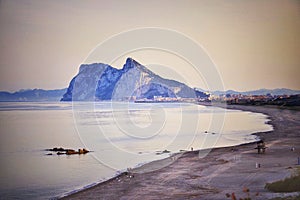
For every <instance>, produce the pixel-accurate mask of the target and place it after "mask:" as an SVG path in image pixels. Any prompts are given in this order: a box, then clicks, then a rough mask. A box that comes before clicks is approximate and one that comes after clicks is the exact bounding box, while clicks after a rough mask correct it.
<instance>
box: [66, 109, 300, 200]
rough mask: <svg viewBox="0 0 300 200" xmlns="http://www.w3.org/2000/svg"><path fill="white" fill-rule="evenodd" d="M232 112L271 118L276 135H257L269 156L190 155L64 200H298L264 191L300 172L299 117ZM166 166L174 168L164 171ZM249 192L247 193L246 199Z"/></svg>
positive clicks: (246, 152) (241, 151)
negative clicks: (247, 190) (299, 169)
mask: <svg viewBox="0 0 300 200" xmlns="http://www.w3.org/2000/svg"><path fill="white" fill-rule="evenodd" d="M228 108H229V109H238V110H244V111H251V112H258V113H264V114H266V115H268V116H269V117H270V120H271V121H270V122H269V123H270V124H272V125H273V127H274V130H273V131H270V132H265V133H256V134H257V135H258V136H260V137H261V138H262V139H263V140H264V141H265V143H266V146H267V147H268V148H267V149H266V153H265V154H258V153H257V150H256V149H255V147H256V143H251V144H244V145H240V146H236V147H226V148H218V149H213V150H211V151H210V153H209V154H208V155H207V156H205V157H203V158H201V156H200V157H199V152H198V151H192V152H186V153H184V154H182V155H180V156H179V155H174V156H173V157H170V158H167V159H164V160H160V161H154V162H151V163H148V164H146V165H143V166H142V167H139V168H136V169H133V170H131V171H130V172H129V173H123V174H121V175H119V176H118V177H115V178H113V179H110V180H108V181H106V182H103V183H100V184H98V185H96V186H93V187H91V188H89V189H86V190H83V191H80V192H78V193H74V194H72V195H69V196H67V197H64V198H63V199H231V197H229V198H227V197H226V194H232V193H233V192H234V193H235V195H236V197H237V199H240V198H246V197H248V195H249V196H250V197H251V198H252V199H272V198H275V197H285V196H290V195H297V193H292V194H289V193H273V192H270V191H268V190H267V189H265V185H266V183H270V182H274V181H277V180H281V179H284V178H286V177H289V176H291V174H292V173H294V172H295V170H296V168H299V165H297V164H298V157H300V134H299V130H300V115H299V111H295V110H289V109H278V108H274V107H267V106H237V105H235V106H228ZM292 148H294V151H292V150H291V149H292ZM166 162H172V164H170V165H168V166H166V167H164V168H161V167H160V166H163V165H164V164H165V163H166ZM156 168H157V169H158V170H154V171H151V170H149V169H156ZM144 171H151V172H145V173H144ZM245 189H249V193H248V194H247V193H246V192H244V191H243V190H245ZM298 194H299V193H298Z"/></svg>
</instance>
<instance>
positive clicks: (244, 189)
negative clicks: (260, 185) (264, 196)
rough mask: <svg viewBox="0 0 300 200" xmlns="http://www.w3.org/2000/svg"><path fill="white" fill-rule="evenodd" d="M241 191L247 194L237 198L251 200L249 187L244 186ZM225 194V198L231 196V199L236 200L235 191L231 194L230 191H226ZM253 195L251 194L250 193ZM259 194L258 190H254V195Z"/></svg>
mask: <svg viewBox="0 0 300 200" xmlns="http://www.w3.org/2000/svg"><path fill="white" fill-rule="evenodd" d="M243 192H244V193H245V194H246V195H247V196H246V197H245V198H239V200H251V199H252V198H251V195H250V189H249V188H247V187H244V188H243ZM225 196H226V197H227V198H231V199H232V200H237V197H236V196H235V193H234V192H232V193H231V194H230V193H226V194H225ZM252 196H253V195H252ZM257 196H259V192H256V193H255V197H257Z"/></svg>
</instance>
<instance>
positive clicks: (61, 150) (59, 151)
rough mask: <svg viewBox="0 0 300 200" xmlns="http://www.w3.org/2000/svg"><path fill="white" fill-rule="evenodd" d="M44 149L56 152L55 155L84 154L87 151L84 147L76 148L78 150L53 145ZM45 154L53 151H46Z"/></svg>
mask: <svg viewBox="0 0 300 200" xmlns="http://www.w3.org/2000/svg"><path fill="white" fill-rule="evenodd" d="M46 151H54V152H57V153H56V154H57V155H73V154H86V153H89V152H90V151H89V150H86V149H85V148H83V149H78V151H75V150H74V149H65V148H62V147H59V148H58V147H54V148H52V149H46ZM46 155H53V153H48V154H46Z"/></svg>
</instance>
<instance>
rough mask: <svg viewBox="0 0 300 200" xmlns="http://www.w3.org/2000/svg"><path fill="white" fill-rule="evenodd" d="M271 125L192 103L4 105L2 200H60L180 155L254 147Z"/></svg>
mask: <svg viewBox="0 0 300 200" xmlns="http://www.w3.org/2000/svg"><path fill="white" fill-rule="evenodd" d="M268 121H269V119H268V116H266V115H264V114H260V113H252V112H245V111H240V110H228V109H224V108H218V107H213V106H208V107H206V106H201V105H196V104H192V103H134V102H110V101H108V102H0V159H1V162H0V163H1V164H0V165H1V170H0V199H56V198H60V197H63V196H66V195H68V194H71V193H74V192H76V191H79V190H82V189H85V188H88V187H91V186H93V185H95V184H97V183H100V182H103V181H105V180H108V179H109V178H112V177H114V176H116V175H118V174H120V173H121V172H124V171H126V170H129V169H130V168H134V167H138V166H141V165H143V164H145V163H148V162H151V161H154V160H159V159H163V158H166V157H169V156H171V155H172V154H174V153H178V152H184V151H188V150H198V149H211V148H216V147H226V146H233V145H238V144H244V143H250V142H253V141H256V140H258V138H257V137H256V136H255V135H252V134H253V133H257V132H265V131H270V130H272V126H271V125H270V124H268ZM54 147H63V148H70V149H74V150H77V149H81V148H86V149H88V150H90V151H91V152H89V153H87V154H80V155H57V154H56V152H51V151H48V150H49V149H51V148H54ZM51 154H52V155H51ZM205 156H209V155H205Z"/></svg>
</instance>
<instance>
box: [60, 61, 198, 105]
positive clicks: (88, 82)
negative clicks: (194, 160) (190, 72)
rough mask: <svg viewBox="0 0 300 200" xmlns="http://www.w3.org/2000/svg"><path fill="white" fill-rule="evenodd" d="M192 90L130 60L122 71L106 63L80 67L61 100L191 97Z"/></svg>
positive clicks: (192, 96) (193, 94) (193, 95)
mask: <svg viewBox="0 0 300 200" xmlns="http://www.w3.org/2000/svg"><path fill="white" fill-rule="evenodd" d="M196 95H197V96H198V95H199V92H197V93H196V92H195V90H194V89H192V88H190V87H188V86H187V85H185V84H183V83H180V82H178V81H174V80H168V79H164V78H162V77H160V76H158V75H156V74H154V73H153V72H152V71H150V70H149V69H147V68H146V67H145V66H143V65H141V64H139V63H138V62H136V61H135V60H133V59H132V58H127V60H126V63H125V64H124V66H123V68H122V69H116V68H113V67H111V66H109V65H106V64H101V63H95V64H90V65H86V64H85V65H81V67H80V70H79V73H78V74H77V75H76V76H75V77H74V78H73V79H72V80H71V82H70V85H69V87H68V90H67V92H66V93H65V94H64V95H63V98H62V99H61V100H62V101H72V100H73V101H94V100H99V101H102V100H127V99H130V98H132V97H135V98H136V99H141V98H147V99H152V98H153V97H154V96H162V97H183V98H194V97H196Z"/></svg>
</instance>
